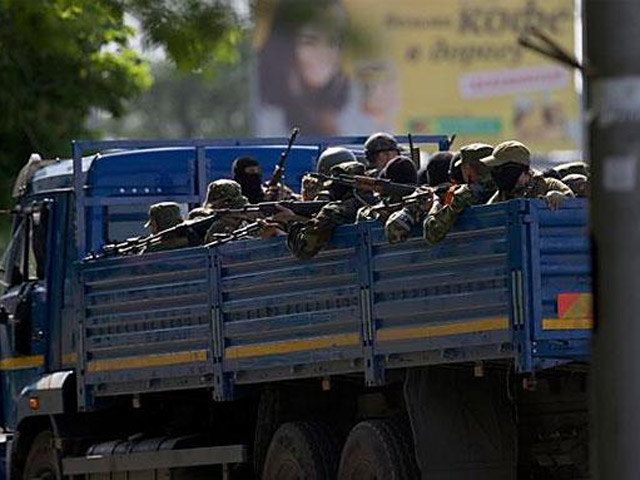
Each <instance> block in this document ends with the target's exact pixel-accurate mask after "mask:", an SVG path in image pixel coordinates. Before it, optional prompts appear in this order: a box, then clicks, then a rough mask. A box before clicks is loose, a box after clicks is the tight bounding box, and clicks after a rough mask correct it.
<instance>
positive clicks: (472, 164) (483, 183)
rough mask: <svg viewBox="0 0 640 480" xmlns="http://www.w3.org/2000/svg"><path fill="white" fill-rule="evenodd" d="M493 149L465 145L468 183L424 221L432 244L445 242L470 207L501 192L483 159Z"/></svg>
mask: <svg viewBox="0 0 640 480" xmlns="http://www.w3.org/2000/svg"><path fill="white" fill-rule="evenodd" d="M492 152H493V147H492V146H491V145H486V144H483V143H474V144H471V145H465V146H464V147H462V148H461V149H460V170H461V173H462V179H463V181H464V184H463V185H458V186H456V187H455V189H454V190H453V191H452V198H451V200H450V201H449V202H447V204H445V205H444V206H443V207H442V208H440V209H438V210H437V211H433V210H432V211H431V212H430V213H429V215H428V216H427V218H426V219H425V220H424V223H423V238H424V239H425V240H426V241H427V243H428V244H430V245H435V244H436V243H439V242H441V241H442V240H443V239H444V237H445V236H446V235H447V233H448V232H449V230H451V228H452V227H453V226H454V224H455V223H456V220H457V219H458V217H459V216H460V214H461V213H462V212H464V210H465V209H466V208H467V207H469V206H472V205H480V204H484V203H487V201H488V200H489V199H490V198H491V197H492V196H493V194H494V193H495V192H496V191H497V186H496V184H495V182H494V181H493V179H492V177H491V172H490V170H489V168H488V167H486V166H485V165H484V164H483V163H482V162H480V160H481V159H483V158H485V157H487V156H489V155H491V153H492ZM388 228H391V226H390V227H388Z"/></svg>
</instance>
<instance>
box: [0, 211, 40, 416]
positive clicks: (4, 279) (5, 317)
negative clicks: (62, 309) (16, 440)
mask: <svg viewBox="0 0 640 480" xmlns="http://www.w3.org/2000/svg"><path fill="white" fill-rule="evenodd" d="M52 205H53V204H52V203H51V202H48V201H43V202H36V203H33V204H31V205H29V206H28V207H22V208H19V209H18V210H17V211H16V213H15V217H14V224H13V229H12V238H11V241H10V243H9V246H8V247H7V250H6V252H5V254H4V256H3V258H2V261H1V262H0V279H1V280H0V281H1V283H2V287H3V290H4V291H3V293H2V296H0V385H1V388H2V404H3V405H2V407H3V408H2V416H3V418H2V424H3V425H4V426H5V427H6V426H11V425H12V423H13V416H14V411H13V406H14V405H15V400H16V399H17V398H18V395H19V393H20V391H21V390H22V388H23V387H24V386H25V385H27V384H29V383H31V382H32V381H33V380H34V379H35V378H36V377H37V375H39V373H40V372H41V371H42V370H43V368H44V366H45V358H46V353H47V351H46V350H47V337H48V320H49V319H48V310H47V283H46V279H47V270H48V268H49V260H50V258H51V257H52V255H50V254H49V253H50V252H48V251H47V250H48V249H49V247H48V245H51V241H50V240H51V239H50V236H51V230H52V229H51V225H50V223H51V222H50V220H51V217H52V215H50V213H51V211H52Z"/></svg>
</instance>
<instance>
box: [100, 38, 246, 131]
mask: <svg viewBox="0 0 640 480" xmlns="http://www.w3.org/2000/svg"><path fill="white" fill-rule="evenodd" d="M246 40H247V39H246ZM238 54H239V58H238V61H237V62H234V63H233V64H231V65H218V64H213V65H210V66H209V67H207V68H205V69H203V70H202V71H198V72H176V70H175V68H174V67H173V65H171V64H170V63H169V62H160V63H157V64H154V65H152V71H153V77H154V83H153V86H152V87H151V88H150V89H149V90H147V91H146V92H144V93H143V94H142V95H140V96H139V97H138V98H137V99H136V100H134V101H133V102H131V104H130V105H128V113H127V114H126V115H124V116H123V117H121V118H105V117H108V116H107V115H99V116H95V117H94V118H92V121H91V125H95V126H96V127H97V129H98V130H100V131H101V132H104V133H105V135H107V136H108V137H113V138H122V137H130V138H138V139H143V138H194V137H200V138H203V137H204V138H215V137H246V136H247V135H249V133H250V132H249V105H250V104H249V99H250V54H251V52H250V47H249V45H248V41H244V42H243V43H242V45H241V46H240V48H239V49H238ZM96 117H97V118H96Z"/></svg>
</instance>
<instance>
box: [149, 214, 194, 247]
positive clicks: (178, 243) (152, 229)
mask: <svg viewBox="0 0 640 480" xmlns="http://www.w3.org/2000/svg"><path fill="white" fill-rule="evenodd" d="M181 223H182V215H181V214H180V205H178V204H177V203H175V202H161V203H155V204H153V205H151V206H150V207H149V220H148V221H147V223H145V225H144V226H145V227H146V228H148V229H149V233H150V234H151V235H157V234H158V233H160V232H163V231H165V230H168V229H170V228H172V227H175V226H176V225H180V224H181ZM188 243H189V242H188V240H187V239H186V238H182V237H180V236H178V235H164V236H162V238H161V239H160V241H159V242H157V243H154V244H152V245H148V246H147V247H145V249H144V250H143V252H151V251H160V250H169V249H172V248H179V247H184V246H186V245H188Z"/></svg>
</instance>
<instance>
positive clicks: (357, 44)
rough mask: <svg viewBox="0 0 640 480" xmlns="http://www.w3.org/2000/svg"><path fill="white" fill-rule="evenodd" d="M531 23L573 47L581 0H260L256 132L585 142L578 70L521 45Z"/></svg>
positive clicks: (548, 145) (545, 147)
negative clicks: (295, 128) (294, 130)
mask: <svg viewBox="0 0 640 480" xmlns="http://www.w3.org/2000/svg"><path fill="white" fill-rule="evenodd" d="M528 26H535V27H537V28H539V29H540V30H542V31H543V32H545V33H546V34H548V35H549V36H550V37H551V38H553V39H554V40H555V41H557V42H558V44H559V45H561V46H562V47H563V48H564V49H566V50H568V51H570V52H572V51H573V49H574V28H575V9H574V0H447V1H442V0H394V1H385V2H381V1H376V0H342V1H339V0H311V1H308V2H307V1H305V0H259V1H258V2H257V7H256V31H255V41H254V47H255V52H256V57H255V58H256V62H255V65H256V68H255V74H256V75H255V89H254V92H255V95H254V99H253V102H252V105H253V118H254V127H255V128H254V130H255V132H254V133H256V134H257V135H282V134H285V133H287V132H288V130H289V129H290V127H291V126H293V125H298V126H300V127H301V129H302V131H303V132H304V133H305V134H319V135H340V134H368V133H371V132H373V131H379V130H386V131H392V132H396V133H406V132H412V133H444V134H448V135H451V134H453V133H456V134H457V135H458V138H459V139H460V140H459V141H460V142H461V143H458V145H460V144H462V143H464V142H470V141H485V142H488V143H493V144H495V143H498V142H500V141H502V140H504V139H511V138H515V139H519V140H521V141H523V142H525V143H527V144H528V145H529V146H530V147H532V149H533V150H535V151H538V152H546V151H549V150H556V149H576V148H579V131H580V124H579V99H578V95H577V94H576V91H575V87H574V82H573V74H572V72H571V71H570V70H568V69H567V68H565V67H563V66H561V65H559V64H557V63H554V62H552V61H551V60H548V59H546V58H544V57H541V56H540V55H538V54H535V53H533V52H530V51H527V50H525V49H523V48H522V47H520V46H519V45H518V44H517V37H518V35H519V34H520V33H521V32H522V31H523V30H524V29H526V28H527V27H528Z"/></svg>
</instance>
